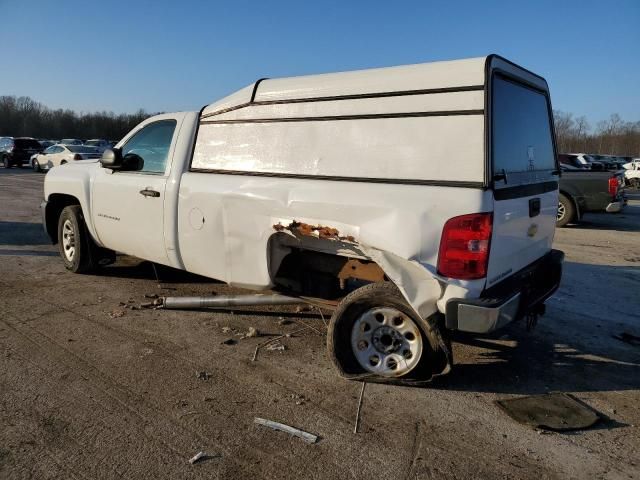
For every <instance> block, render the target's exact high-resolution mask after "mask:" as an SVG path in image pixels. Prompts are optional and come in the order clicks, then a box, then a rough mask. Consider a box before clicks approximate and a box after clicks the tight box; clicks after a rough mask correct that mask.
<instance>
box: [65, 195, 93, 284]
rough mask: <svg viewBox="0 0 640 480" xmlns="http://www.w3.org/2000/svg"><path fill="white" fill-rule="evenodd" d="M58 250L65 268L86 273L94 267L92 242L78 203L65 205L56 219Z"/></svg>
mask: <svg viewBox="0 0 640 480" xmlns="http://www.w3.org/2000/svg"><path fill="white" fill-rule="evenodd" d="M58 250H59V252H60V257H62V261H63V263H64V266H65V268H66V269H67V270H70V271H72V272H74V273H88V272H90V271H91V270H93V269H94V268H95V262H94V255H93V253H94V244H93V240H92V239H91V237H90V236H89V232H88V231H87V227H86V225H85V223H84V216H83V215H82V209H81V208H80V206H79V205H70V206H68V207H65V208H64V209H63V210H62V213H61V214H60V218H59V219H58Z"/></svg>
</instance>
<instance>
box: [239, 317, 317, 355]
mask: <svg viewBox="0 0 640 480" xmlns="http://www.w3.org/2000/svg"><path fill="white" fill-rule="evenodd" d="M308 328H309V325H305V326H304V327H303V328H299V329H298V330H296V331H294V332H291V333H285V334H284V335H278V336H277V337H274V338H272V339H270V340H267V341H266V342H263V343H261V344H260V345H258V346H256V349H255V350H254V351H253V358H252V359H251V361H252V362H255V361H256V359H257V358H258V350H260V349H261V348H262V347H266V348H267V349H268V350H279V351H284V350H286V347H285V346H284V345H282V343H280V342H279V340H280V339H282V338H290V337H291V336H293V335H294V334H296V333H299V332H302V331H303V330H307V329H308ZM275 342H278V343H279V345H277V346H275V347H273V348H270V347H269V346H270V345H271V344H273V343H275Z"/></svg>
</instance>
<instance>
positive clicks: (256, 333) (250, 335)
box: [243, 327, 260, 338]
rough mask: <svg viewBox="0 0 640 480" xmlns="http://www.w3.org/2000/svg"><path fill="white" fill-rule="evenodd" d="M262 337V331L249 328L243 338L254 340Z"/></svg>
mask: <svg viewBox="0 0 640 480" xmlns="http://www.w3.org/2000/svg"><path fill="white" fill-rule="evenodd" d="M259 336H260V331H259V330H258V329H257V328H255V327H249V330H248V331H247V333H245V334H244V337H243V338H253V337H259Z"/></svg>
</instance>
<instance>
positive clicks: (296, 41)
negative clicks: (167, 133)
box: [0, 0, 640, 125]
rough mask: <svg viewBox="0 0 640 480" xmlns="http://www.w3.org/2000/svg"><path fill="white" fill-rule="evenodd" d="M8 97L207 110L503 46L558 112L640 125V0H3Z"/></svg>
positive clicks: (122, 108) (0, 38)
mask: <svg viewBox="0 0 640 480" xmlns="http://www.w3.org/2000/svg"><path fill="white" fill-rule="evenodd" d="M0 18H2V27H1V28H0V45H1V46H2V47H1V49H0V51H2V56H1V57H2V66H1V67H0V69H1V71H2V74H1V75H0V95H27V96H30V97H32V98H34V99H36V100H39V101H40V102H42V103H44V104H46V105H48V106H50V107H55V108H58V107H65V108H72V109H75V110H78V111H92V110H111V111H115V112H131V111H134V110H137V109H138V108H144V109H146V110H148V111H152V112H155V111H175V110H196V109H199V108H200V107H201V106H202V105H204V104H207V103H211V102H212V101H214V100H216V99H217V98H220V97H221V96H224V95H226V94H228V93H230V92H233V91H234V90H237V89H239V88H241V87H243V86H245V85H247V84H249V83H251V82H253V81H254V80H256V79H257V78H260V77H279V76H290V75H302V74H309V73H321V72H331V71H341V70H352V69H359V68H368V67H379V66H389V65H399V64H406V63H419V62H428V61H433V60H448V59H456V58H465V57H474V56H482V55H486V54H488V53H498V54H501V55H503V56H505V57H507V58H509V59H510V60H513V61H515V62H516V63H518V64H520V65H522V66H524V67H526V68H529V69H531V70H533V71H535V72H536V73H539V74H541V75H543V76H544V77H546V78H547V80H548V81H549V84H550V87H551V93H552V100H553V104H554V108H556V109H558V110H564V111H568V112H573V113H574V114H576V115H586V116H587V117H588V119H589V120H590V122H591V123H592V125H595V123H596V122H597V121H598V120H602V119H604V118H607V117H608V116H609V115H610V114H611V113H619V114H620V115H621V116H622V118H623V119H625V120H634V121H635V120H640V0H607V1H605V0H602V1H589V0H582V1H562V0H554V1H547V0H536V1H518V0H511V1H490V0H484V1H479V0H478V1H417V2H409V1H406V2H405V1H400V0H396V1H380V2H378V1H373V0H371V1H347V0H342V1H323V0H314V1H303V0H298V1H277V0H273V1H254V2H251V1H245V0H234V1H225V2H223V1H213V0H211V1H204V0H199V1H195V0H181V1H175V2H165V1H162V0H156V1H148V2H147V1H137V0H129V1H120V0H114V1H104V0H103V1H93V0H84V1H75V0H68V1H67V0H59V1H51V0H49V1H31V0H0Z"/></svg>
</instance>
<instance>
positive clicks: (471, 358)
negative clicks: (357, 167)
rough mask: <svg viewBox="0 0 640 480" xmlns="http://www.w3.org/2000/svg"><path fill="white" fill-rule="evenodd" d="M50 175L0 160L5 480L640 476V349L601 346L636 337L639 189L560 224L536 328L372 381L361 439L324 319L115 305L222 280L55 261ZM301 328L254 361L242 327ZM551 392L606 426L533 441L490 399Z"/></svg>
mask: <svg viewBox="0 0 640 480" xmlns="http://www.w3.org/2000/svg"><path fill="white" fill-rule="evenodd" d="M43 178H44V176H43V175H41V174H35V173H32V172H29V171H26V170H20V169H11V170H4V169H0V205H1V207H2V208H1V211H0V288H1V289H2V294H1V295H0V478H38V479H44V478H64V479H69V478H80V479H85V478H86V479H102V478H119V477H122V478H135V479H159V478H172V479H175V478H292V479H293V478H295V479H303V478H318V479H332V478H335V479H345V478H401V479H412V478H535V479H541V478H580V479H583V478H611V479H613V478H629V479H630V478H640V457H639V456H638V452H639V451H640V347H638V346H633V345H629V344H627V343H624V342H622V341H620V340H617V339H615V338H613V336H615V335H619V334H620V333H622V332H629V333H633V334H635V335H640V295H639V293H640V233H639V232H640V195H636V196H635V199H633V200H631V201H630V205H629V207H628V208H627V210H626V211H625V212H624V213H623V214H621V215H604V214H603V215H590V216H588V217H587V218H586V222H585V223H584V224H582V225H581V226H578V227H571V228H567V229H563V230H561V231H558V232H557V234H556V248H559V249H561V250H564V251H565V252H566V254H567V262H566V266H565V268H566V274H565V276H564V279H563V285H562V288H561V289H560V291H559V292H558V293H557V294H556V295H555V296H554V297H553V298H552V299H550V301H549V302H548V311H547V315H546V316H545V317H543V318H542V319H541V320H540V322H539V324H538V327H537V328H536V330H535V331H534V332H533V333H527V332H526V330H525V328H524V326H523V325H521V324H518V325H514V326H511V327H509V328H508V329H506V330H505V331H503V332H500V335H498V336H496V338H494V339H487V338H474V337H465V338H460V339H459V341H458V342H456V343H454V354H455V357H456V362H457V365H456V367H455V369H454V371H453V373H452V374H451V375H450V376H449V377H447V378H446V379H443V380H442V381H439V382H438V383H436V384H434V385H432V386H430V387H429V388H402V387H389V386H383V385H377V384H369V385H368V386H367V388H366V391H365V397H364V403H363V409H362V423H361V428H360V433H358V434H354V433H353V423H354V417H355V412H356V406H357V399H358V395H359V392H360V384H359V383H354V382H348V381H345V380H342V379H340V378H339V377H338V376H337V375H336V374H335V372H334V370H333V368H332V366H331V365H330V362H329V360H328V358H327V356H326V354H325V337H324V335H323V332H324V324H323V321H322V319H321V318H320V316H319V315H318V314H317V312H302V313H294V312H295V310H294V308H290V307H287V308H285V309H283V308H272V309H263V308H262V309H254V310H251V309H244V310H236V311H234V312H233V313H232V312H217V313H216V312H210V311H209V312H176V311H172V312H170V311H153V310H131V309H126V308H124V307H123V306H122V305H121V303H127V302H129V301H130V300H131V303H132V304H134V305H139V304H140V303H142V302H146V301H148V299H146V298H145V297H144V295H145V294H161V295H162V294H164V295H167V294H177V295H185V294H194V293H197V294H205V293H208V292H212V291H214V292H226V291H229V290H230V289H229V288H228V287H226V286H224V285H222V284H219V283H216V282H213V281H208V280H206V279H203V278H199V277H194V276H190V275H185V274H181V273H176V272H172V271H168V270H167V269H162V270H160V272H159V273H160V276H161V277H162V280H163V281H164V283H163V285H164V286H165V287H169V288H171V290H169V289H160V288H158V285H157V282H156V281H155V279H154V275H153V270H152V269H151V267H150V265H149V264H148V263H145V262H141V261H138V260H136V259H133V258H129V257H120V258H119V260H118V262H117V263H116V264H115V265H112V266H110V267H108V268H106V269H104V271H103V274H102V275H100V276H79V275H73V274H71V273H68V272H66V271H65V270H64V268H63V266H62V262H61V261H60V259H59V258H58V257H57V253H56V248H55V247H53V246H51V245H49V244H48V243H47V239H46V238H45V236H44V234H43V233H42V228H41V226H40V218H39V211H38V204H39V202H40V200H41V197H42V182H43ZM122 313H123V314H122ZM283 319H284V320H289V321H290V323H288V324H282V323H286V322H283V321H282V320H283ZM301 323H305V324H307V325H310V327H309V328H308V329H306V330H304V331H303V332H300V333H299V334H296V335H294V336H292V337H291V338H286V339H285V340H284V341H283V344H284V345H286V350H285V351H266V350H261V352H260V354H259V356H258V358H257V361H255V362H252V361H251V357H252V356H253V352H254V349H255V347H256V345H258V344H259V343H260V342H263V341H265V339H267V338H268V337H261V338H245V339H242V338H240V336H238V335H236V334H237V333H242V332H246V331H247V330H248V328H249V327H251V326H253V327H256V328H258V329H259V330H260V331H261V332H266V333H268V334H274V335H275V334H282V333H287V332H294V331H296V330H299V329H300V328H302V327H301V325H300V324H301ZM228 338H234V339H236V340H237V344H236V345H225V344H222V342H223V341H224V340H225V339H228ZM196 372H207V373H208V374H209V377H208V379H202V378H197V375H196ZM203 377H206V376H203ZM550 391H561V392H569V393H572V394H574V395H575V396H576V397H577V398H578V399H580V400H582V401H583V402H584V403H586V404H587V405H589V406H590V407H592V408H593V409H596V410H597V411H598V412H600V413H601V414H602V415H603V417H604V420H603V421H602V422H601V423H600V424H599V425H598V426H597V427H595V428H592V429H589V430H586V431H581V432H574V433H569V434H557V433H554V434H541V433H539V432H537V431H535V430H534V429H532V428H529V427H526V426H524V425H520V424H518V423H516V422H514V421H513V420H511V419H510V418H509V417H507V416H506V415H505V414H504V413H503V412H502V411H501V410H499V409H498V408H497V407H496V405H495V404H494V401H495V400H496V399H500V398H511V397H516V396H521V395H528V394H540V393H545V392H550ZM256 416H258V417H264V418H268V419H273V420H276V421H281V422H283V423H286V424H289V425H294V426H296V427H299V428H302V429H304V430H306V431H309V432H313V433H315V434H317V435H320V437H321V440H320V441H319V442H318V443H317V444H315V445H308V444H306V443H304V442H303V441H301V440H300V439H297V438H293V437H289V436H288V435H287V434H284V433H280V432H274V431H271V430H269V429H266V428H264V427H260V426H256V425H254V424H253V419H254V417H256ZM200 450H204V451H206V452H207V454H208V457H207V458H206V459H205V460H204V461H202V462H201V463H199V464H196V465H189V463H188V459H189V458H190V457H191V456H193V455H194V454H195V453H196V452H198V451H200Z"/></svg>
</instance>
